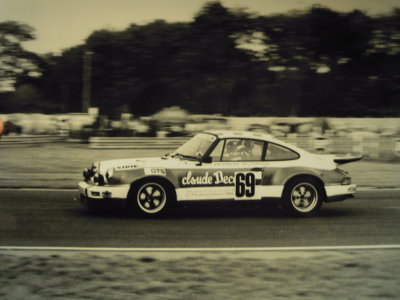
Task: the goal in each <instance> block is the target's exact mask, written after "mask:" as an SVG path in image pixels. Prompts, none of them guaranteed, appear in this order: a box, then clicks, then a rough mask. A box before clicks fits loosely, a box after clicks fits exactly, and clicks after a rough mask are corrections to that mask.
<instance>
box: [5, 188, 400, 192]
mask: <svg viewBox="0 0 400 300" xmlns="http://www.w3.org/2000/svg"><path fill="white" fill-rule="evenodd" d="M0 190H2V191H14V190H19V191H49V192H77V191H78V188H47V187H0ZM364 191H365V192H367V191H368V192H369V191H382V192H384V191H391V192H395V191H400V187H357V192H364Z"/></svg>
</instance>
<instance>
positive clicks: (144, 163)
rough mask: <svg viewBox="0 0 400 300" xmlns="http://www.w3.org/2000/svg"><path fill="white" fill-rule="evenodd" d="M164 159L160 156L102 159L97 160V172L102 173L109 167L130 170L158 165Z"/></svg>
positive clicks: (117, 169)
mask: <svg viewBox="0 0 400 300" xmlns="http://www.w3.org/2000/svg"><path fill="white" fill-rule="evenodd" d="M163 161H164V159H161V158H160V157H146V158H125V159H114V160H103V161H100V162H98V164H99V166H98V167H99V172H100V173H101V174H104V173H105V172H107V170H109V169H115V171H122V170H130V169H135V168H146V167H150V166H159V165H160V164H162V162H163Z"/></svg>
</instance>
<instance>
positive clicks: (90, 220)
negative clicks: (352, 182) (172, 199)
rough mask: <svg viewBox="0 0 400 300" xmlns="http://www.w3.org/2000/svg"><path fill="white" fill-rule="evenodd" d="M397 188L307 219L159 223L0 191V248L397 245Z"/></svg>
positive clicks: (241, 210)
mask: <svg viewBox="0 0 400 300" xmlns="http://www.w3.org/2000/svg"><path fill="white" fill-rule="evenodd" d="M398 193H399V190H398V189H391V190H390V189H388V190H382V189H376V190H363V191H360V192H359V194H358V197H357V198H356V199H349V200H346V201H344V202H338V203H330V204H325V205H324V206H323V209H322V211H321V214H320V215H319V216H317V217H313V218H293V217H288V216H286V215H285V214H284V213H283V212H281V211H280V210H279V209H278V208H277V207H276V206H273V205H263V206H253V205H251V206H249V205H247V206H243V205H218V206H215V205H212V206H209V205H207V206H195V207H185V208H178V209H174V210H173V211H172V212H171V213H170V214H169V215H168V216H166V217H163V218H159V219H143V218H135V217H133V216H130V215H127V214H126V213H124V212H123V211H119V210H112V211H106V212H98V213H90V212H88V211H86V210H85V209H84V208H83V207H82V206H81V205H80V203H79V201H74V197H76V196H78V195H77V192H76V191H72V190H71V191H69V190H13V189H3V190H0V247H6V246H10V247H18V246H24V247H111V248H196V249H202V248H241V247H313V246H359V245H363V246H365V245H367V246H368V245H371V246H372V245H375V246H376V245H378V246H379V245H382V246H384V245H399V244H400V198H399V197H398Z"/></svg>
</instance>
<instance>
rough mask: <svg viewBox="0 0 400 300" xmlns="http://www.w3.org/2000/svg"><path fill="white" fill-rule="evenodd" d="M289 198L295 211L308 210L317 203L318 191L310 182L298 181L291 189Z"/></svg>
mask: <svg viewBox="0 0 400 300" xmlns="http://www.w3.org/2000/svg"><path fill="white" fill-rule="evenodd" d="M290 200H291V201H292V205H293V207H294V208H295V209H296V210H297V211H299V212H304V213H305V212H310V211H312V210H313V209H314V208H315V207H316V206H317V204H318V192H317V190H316V188H315V187H314V186H313V185H312V184H310V183H306V182H303V183H299V184H298V185H296V186H295V187H294V188H293V189H292V194H291V197H290Z"/></svg>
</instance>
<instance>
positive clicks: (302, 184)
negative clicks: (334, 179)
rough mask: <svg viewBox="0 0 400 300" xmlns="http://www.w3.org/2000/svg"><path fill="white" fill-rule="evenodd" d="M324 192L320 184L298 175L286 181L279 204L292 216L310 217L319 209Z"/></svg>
mask: <svg viewBox="0 0 400 300" xmlns="http://www.w3.org/2000/svg"><path fill="white" fill-rule="evenodd" d="M324 198H325V193H324V190H323V188H322V185H321V184H320V183H319V182H317V181H316V180H315V179H313V178H311V177H299V178H295V179H293V180H291V181H289V182H288V184H287V185H286V187H285V189H284V191H283V197H282V203H281V206H282V208H283V210H284V211H286V212H287V213H289V214H290V215H293V216H299V217H310V216H314V215H316V214H317V213H318V212H319V210H320V209H321V206H322V202H323V201H324Z"/></svg>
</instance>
